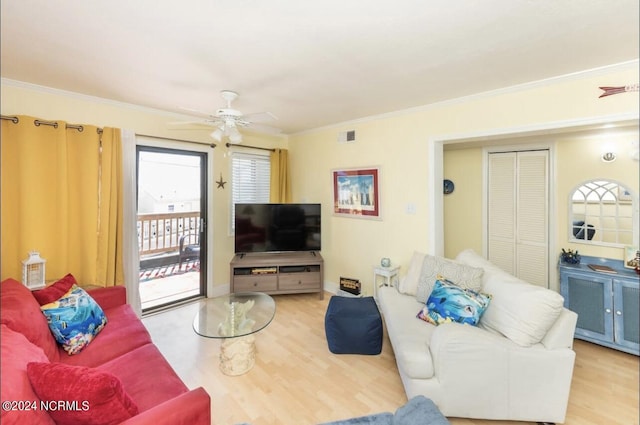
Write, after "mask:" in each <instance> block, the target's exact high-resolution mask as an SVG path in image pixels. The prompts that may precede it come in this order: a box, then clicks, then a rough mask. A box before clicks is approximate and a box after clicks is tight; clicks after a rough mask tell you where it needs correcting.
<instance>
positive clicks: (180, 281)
mask: <svg viewBox="0 0 640 425" xmlns="http://www.w3.org/2000/svg"><path fill="white" fill-rule="evenodd" d="M137 233H138V251H139V253H140V276H139V285H140V286H139V287H140V297H141V300H142V309H143V310H147V309H149V308H153V307H156V306H159V305H163V304H168V303H171V302H174V301H178V300H181V299H184V298H188V297H192V296H196V295H199V294H200V261H199V259H197V258H193V257H191V258H189V257H188V256H185V255H184V250H183V255H182V258H181V252H180V243H181V239H182V246H183V247H187V246H189V245H191V246H197V245H198V235H199V234H200V213H199V212H177V213H160V214H138V220H137Z"/></svg>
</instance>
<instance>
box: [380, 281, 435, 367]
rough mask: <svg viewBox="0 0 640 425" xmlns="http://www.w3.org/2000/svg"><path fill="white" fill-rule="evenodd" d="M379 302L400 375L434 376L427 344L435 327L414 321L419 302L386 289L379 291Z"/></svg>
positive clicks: (385, 287)
mask: <svg viewBox="0 0 640 425" xmlns="http://www.w3.org/2000/svg"><path fill="white" fill-rule="evenodd" d="M378 301H379V305H380V310H381V312H382V315H383V316H384V321H385V325H386V328H387V335H389V339H390V340H391V344H392V345H393V352H394V354H395V356H396V362H397V364H398V368H400V369H401V372H402V374H403V375H405V376H408V377H410V378H412V379H429V378H431V377H433V374H434V369H433V361H432V359H431V351H430V350H429V341H430V340H431V334H432V333H433V331H434V330H435V328H436V327H435V326H433V325H431V324H429V323H425V322H423V321H422V320H420V319H418V318H416V314H417V313H418V311H420V308H421V307H422V306H421V305H420V303H418V301H416V299H415V298H414V297H413V296H411V295H403V294H401V293H400V292H398V291H397V290H396V288H393V287H388V286H383V287H381V288H380V289H379V290H378Z"/></svg>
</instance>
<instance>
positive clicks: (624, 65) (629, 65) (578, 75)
mask: <svg viewBox="0 0 640 425" xmlns="http://www.w3.org/2000/svg"><path fill="white" fill-rule="evenodd" d="M639 66H640V60H639V59H634V60H632V61H627V62H621V63H617V64H612V65H607V66H602V67H599V68H592V69H588V70H584V71H578V72H573V73H570V74H564V75H558V76H555V77H550V78H545V79H542V80H536V81H531V82H528V83H522V84H517V85H514V86H508V87H503V88H499V89H495V90H489V91H486V92H481V93H476V94H472V95H469V96H462V97H458V98H454V99H448V100H443V101H440V102H435V103H430V104H427V105H422V106H415V107H412V108H407V109H400V110H397V111H392V112H385V113H383V114H378V115H370V116H368V117H363V118H358V119H355V120H349V121H342V122H339V123H336V124H329V125H326V126H321V127H316V128H313V129H309V130H303V131H300V132H297V133H292V134H291V135H290V136H301V135H304V134H309V133H315V132H317V131H322V130H330V129H335V128H337V127H350V126H353V125H356V124H363V123H367V122H371V121H377V120H382V119H388V118H393V117H398V116H402V115H409V114H414V113H416V112H424V111H429V110H433V109H437V108H441V107H443V106H450V105H458V104H462V103H467V102H471V101H474V100H480V99H487V98H491V97H495V96H501V95H505V94H510V93H516V92H522V91H527V90H531V89H535V88H538V87H544V86H548V85H551V84H558V83H563V82H567V81H575V80H580V79H584V78H590V77H597V76H600V75H607V74H610V73H612V72H621V71H627V70H631V69H635V70H637V69H638V67H639Z"/></svg>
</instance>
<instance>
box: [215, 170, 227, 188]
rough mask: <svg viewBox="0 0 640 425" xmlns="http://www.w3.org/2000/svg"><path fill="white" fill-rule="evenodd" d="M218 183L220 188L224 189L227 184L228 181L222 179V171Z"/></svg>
mask: <svg viewBox="0 0 640 425" xmlns="http://www.w3.org/2000/svg"><path fill="white" fill-rule="evenodd" d="M216 184H217V185H218V189H220V188H223V189H224V185H225V184H227V182H226V181H224V180H223V179H222V173H220V180H218V181H217V182H216Z"/></svg>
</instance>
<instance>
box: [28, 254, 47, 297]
mask: <svg viewBox="0 0 640 425" xmlns="http://www.w3.org/2000/svg"><path fill="white" fill-rule="evenodd" d="M46 262H47V260H45V259H43V258H41V257H40V253H39V252H36V251H31V252H30V253H29V258H27V259H26V260H23V261H22V284H23V285H24V286H26V287H27V288H29V289H31V290H32V291H35V290H36V289H42V288H44V287H45V286H46V285H45V283H44V263H46Z"/></svg>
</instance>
